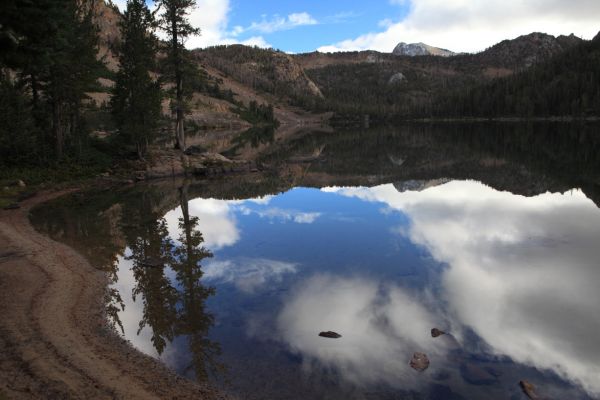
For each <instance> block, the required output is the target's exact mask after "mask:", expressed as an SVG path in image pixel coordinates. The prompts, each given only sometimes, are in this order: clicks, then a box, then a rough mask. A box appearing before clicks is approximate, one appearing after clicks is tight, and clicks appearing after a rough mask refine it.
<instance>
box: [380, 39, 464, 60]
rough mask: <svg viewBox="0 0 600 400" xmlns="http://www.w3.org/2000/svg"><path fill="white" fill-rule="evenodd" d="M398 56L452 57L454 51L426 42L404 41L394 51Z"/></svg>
mask: <svg viewBox="0 0 600 400" xmlns="http://www.w3.org/2000/svg"><path fill="white" fill-rule="evenodd" d="M392 54H395V55H397V56H411V57H414V56H441V57H450V56H453V55H455V53H454V52H452V51H450V50H446V49H440V48H439V47H433V46H430V45H428V44H425V43H404V42H400V43H398V45H397V46H396V47H395V48H394V51H392Z"/></svg>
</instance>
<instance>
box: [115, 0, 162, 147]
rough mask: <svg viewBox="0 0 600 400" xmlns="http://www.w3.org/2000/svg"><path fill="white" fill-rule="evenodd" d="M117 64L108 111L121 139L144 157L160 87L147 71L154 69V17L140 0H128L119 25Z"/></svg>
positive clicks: (152, 134) (155, 123)
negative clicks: (119, 43)
mask: <svg viewBox="0 0 600 400" xmlns="http://www.w3.org/2000/svg"><path fill="white" fill-rule="evenodd" d="M120 28H121V35H122V43H121V46H120V48H119V64H120V66H121V68H120V70H119V72H118V74H117V78H116V84H115V88H114V91H113V98H112V100H111V106H112V113H113V117H114V119H115V122H116V125H117V127H118V129H119V134H120V135H121V137H122V139H123V142H124V143H126V144H134V145H135V147H136V151H137V155H138V157H139V158H144V156H145V154H146V152H147V149H148V144H149V143H152V141H153V140H154V139H155V137H156V134H157V129H158V123H159V119H160V110H161V89H160V83H159V82H158V80H153V79H152V78H151V76H150V72H151V71H154V70H155V69H156V62H155V58H156V51H157V48H156V43H157V40H156V37H155V36H154V29H155V20H154V17H153V15H152V14H151V13H150V11H149V10H148V7H147V6H146V4H145V2H144V0H129V1H128V2H127V9H126V11H125V13H124V16H123V20H122V22H121V24H120Z"/></svg>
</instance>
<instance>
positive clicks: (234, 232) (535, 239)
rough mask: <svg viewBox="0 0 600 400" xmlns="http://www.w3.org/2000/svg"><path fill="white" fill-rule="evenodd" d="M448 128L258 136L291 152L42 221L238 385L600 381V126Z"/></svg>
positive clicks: (146, 342) (188, 352) (321, 394)
mask: <svg viewBox="0 0 600 400" xmlns="http://www.w3.org/2000/svg"><path fill="white" fill-rule="evenodd" d="M436 129H437V128H435V127H434V128H431V129H430V128H423V126H418V127H416V128H415V127H412V126H411V127H408V128H407V129H406V130H404V129H402V130H390V131H386V130H381V131H376V132H335V133H328V134H327V135H323V133H322V132H321V133H318V134H317V133H315V134H310V133H309V134H306V135H296V136H294V137H291V138H288V139H286V140H277V141H275V142H274V143H273V144H271V145H270V147H269V146H266V145H265V143H267V142H269V140H266V141H263V140H262V139H261V138H262V136H260V138H258V139H257V140H258V141H257V142H256V143H258V147H257V148H256V149H255V150H256V152H259V151H260V152H262V151H263V150H265V149H268V151H266V152H265V153H262V155H261V160H260V162H263V163H264V165H275V166H277V168H272V169H270V170H268V171H266V172H263V173H255V174H250V175H244V176H229V177H227V178H226V179H219V180H215V181H212V180H208V181H199V182H193V183H190V182H187V183H186V182H180V181H168V182H160V183H151V184H147V185H136V186H135V187H134V188H130V189H123V190H115V191H103V192H96V193H91V194H89V195H86V196H82V195H77V196H74V197H70V198H65V199H61V200H59V201H57V202H56V203H54V204H52V205H50V206H48V207H47V208H42V209H40V210H36V213H35V214H34V222H35V223H36V224H37V226H38V228H39V229H41V230H43V231H45V232H47V233H49V234H50V235H52V237H54V238H56V239H58V240H62V241H65V242H67V243H68V244H70V245H71V246H74V247H75V248H77V249H78V250H79V251H81V252H82V253H84V254H86V255H87V256H88V257H89V259H90V260H91V261H92V263H93V265H94V266H96V267H97V268H100V269H102V270H104V271H106V272H107V273H108V275H109V278H110V282H111V284H110V286H109V291H108V296H107V300H108V303H109V308H108V314H109V316H110V317H111V318H113V320H114V321H115V325H116V326H117V327H118V329H120V330H121V331H122V332H123V333H124V336H125V337H126V338H127V339H128V340H130V341H131V342H132V343H133V344H134V346H136V347H137V348H139V349H140V350H142V351H144V352H146V353H148V354H151V355H153V356H155V357H158V358H160V359H161V360H162V361H163V362H164V363H166V364H167V365H168V366H170V367H171V368H173V369H175V370H176V371H177V372H179V373H180V374H182V375H185V376H187V377H193V378H197V379H209V380H210V381H212V382H213V383H215V384H217V385H220V387H222V388H223V389H224V390H226V391H228V392H229V393H231V394H234V395H237V396H239V397H241V398H247V399H253V398H256V399H262V398H286V399H304V398H329V399H361V400H362V399H365V398H372V399H387V398H411V399H439V398H444V399H463V398H468V399H488V398H511V399H518V398H522V393H521V391H520V389H519V387H518V384H517V383H518V382H519V380H521V379H527V380H529V381H531V382H533V383H534V384H535V385H536V386H537V388H538V389H539V394H540V396H542V397H545V398H569V399H588V398H590V396H596V397H597V396H599V395H600V386H599V384H598V383H597V382H596V381H595V377H596V376H598V374H599V373H600V370H599V368H600V346H599V345H598V343H599V342H600V341H598V340H596V336H597V332H599V331H600V316H599V314H598V312H597V309H598V306H599V305H600V295H598V293H597V290H596V286H597V283H598V282H600V271H599V268H598V263H597V260H598V259H599V256H600V246H599V245H600V242H599V240H600V232H599V231H600V211H599V210H598V208H597V207H596V205H595V204H594V202H593V201H592V200H590V199H594V200H595V201H596V203H597V202H598V193H599V191H598V185H597V184H596V182H598V175H597V171H598V169H597V168H596V167H597V165H600V164H598V157H597V154H599V153H598V152H597V148H598V141H597V139H595V137H594V136H592V135H589V132H586V131H585V130H584V131H581V132H579V131H576V130H574V131H569V132H560V131H549V132H542V133H539V132H538V133H537V134H530V133H527V132H525V131H519V130H515V131H514V132H513V131H511V132H498V131H497V130H496V129H497V127H496V128H494V129H491V130H490V131H489V132H488V131H485V132H483V133H482V132H481V131H479V130H476V129H474V130H465V131H464V132H463V131H460V132H455V131H453V129H454V130H460V129H459V128H458V127H452V129H450V128H448V129H447V130H449V131H452V132H448V131H445V130H444V129H442V130H436ZM563 133H564V134H563ZM538 134H539V135H538ZM265 137H266V138H267V139H268V138H269V136H268V135H267V136H265ZM243 139H244V138H243ZM244 140H245V142H244V143H242V144H243V145H244V146H243V147H244V148H248V147H252V140H251V138H249V137H245V139H244ZM581 143H584V144H585V145H581ZM532 146H533V147H532ZM343 185H347V186H343ZM310 187H313V189H311V188H310ZM576 187H581V188H582V189H583V190H579V189H576V190H569V189H571V188H576ZM78 196H79V197H78ZM434 327H437V328H440V329H442V330H444V331H447V332H450V333H451V336H449V335H446V336H442V337H440V338H435V339H434V338H432V337H431V335H430V329H431V328H434ZM324 330H333V331H336V332H339V333H341V334H342V338H341V339H338V340H331V339H324V338H320V337H319V336H318V335H317V333H318V332H319V331H324ZM417 351H419V352H424V353H426V354H427V355H428V357H429V359H430V361H431V364H430V367H429V368H428V369H427V370H426V371H424V372H422V373H418V372H416V371H414V370H412V369H411V368H410V367H409V365H408V362H409V360H410V358H411V356H412V354H413V353H414V352H417ZM224 365H226V366H227V371H228V372H227V375H226V376H227V377H229V378H230V379H229V383H228V384H224V382H223V380H222V379H221V378H219V376H222V375H221V372H215V371H222V370H223V369H224ZM217 375H218V376H217Z"/></svg>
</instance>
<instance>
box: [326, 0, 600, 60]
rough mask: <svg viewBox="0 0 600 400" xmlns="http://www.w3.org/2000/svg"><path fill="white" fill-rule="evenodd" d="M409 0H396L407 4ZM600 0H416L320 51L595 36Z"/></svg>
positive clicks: (479, 45) (477, 46) (467, 48)
mask: <svg viewBox="0 0 600 400" xmlns="http://www.w3.org/2000/svg"><path fill="white" fill-rule="evenodd" d="M406 1H407V0H391V3H393V4H394V3H395V4H403V3H406ZM598 21H600V1H597V0H571V1H563V0H531V1H522V0H488V1H485V2H484V1H471V0H412V1H411V3H410V10H409V13H408V15H407V16H406V17H405V18H404V19H402V20H399V21H397V22H395V23H391V24H389V21H388V24H387V25H386V24H384V25H383V27H384V30H383V31H381V32H371V33H367V34H364V35H360V36H358V37H355V38H351V39H348V40H344V41H341V42H338V43H335V44H333V45H328V46H322V47H320V48H319V51H322V52H330V51H349V50H367V49H372V50H379V51H384V52H390V51H392V49H393V48H394V47H395V46H396V44H398V43H399V42H409V43H410V42H424V43H427V44H429V45H432V46H438V47H443V48H447V49H450V50H453V51H464V52H474V51H481V50H484V49H485V48H487V47H489V46H491V45H493V44H495V43H497V42H500V41H502V40H504V39H510V38H514V37H517V36H520V35H524V34H528V33H531V32H545V33H549V34H553V35H561V34H570V33H574V34H575V35H577V36H580V37H583V38H588V39H589V38H591V37H593V36H594V35H595V34H596V33H597V32H598V30H600V24H599V23H598Z"/></svg>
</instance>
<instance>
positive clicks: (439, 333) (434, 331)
mask: <svg viewBox="0 0 600 400" xmlns="http://www.w3.org/2000/svg"><path fill="white" fill-rule="evenodd" d="M445 334H446V332H444V331H440V330H439V329H438V328H433V329H432V330H431V337H434V338H435V337H438V336H442V335H445Z"/></svg>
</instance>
